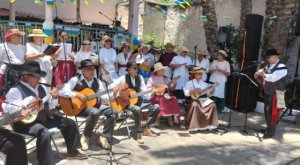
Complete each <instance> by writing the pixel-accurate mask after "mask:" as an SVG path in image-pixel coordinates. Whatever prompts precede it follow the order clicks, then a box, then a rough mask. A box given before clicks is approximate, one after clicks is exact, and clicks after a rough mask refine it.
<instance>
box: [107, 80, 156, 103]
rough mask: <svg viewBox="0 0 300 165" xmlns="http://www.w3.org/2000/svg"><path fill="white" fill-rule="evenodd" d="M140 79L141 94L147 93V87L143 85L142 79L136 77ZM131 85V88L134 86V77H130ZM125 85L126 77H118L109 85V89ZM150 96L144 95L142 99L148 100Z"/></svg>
mask: <svg viewBox="0 0 300 165" xmlns="http://www.w3.org/2000/svg"><path fill="white" fill-rule="evenodd" d="M138 76H139V77H140V80H141V92H144V91H147V86H146V84H145V81H144V78H143V77H142V76H140V75H138ZM130 80H131V83H132V85H133V86H135V78H134V77H130ZM123 84H126V75H123V76H121V77H119V78H118V79H117V80H116V81H114V82H113V83H112V84H110V85H109V88H115V87H117V86H119V85H123ZM150 96H151V94H148V95H144V98H146V99H148V98H150Z"/></svg>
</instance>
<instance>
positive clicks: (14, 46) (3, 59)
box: [0, 29, 26, 95]
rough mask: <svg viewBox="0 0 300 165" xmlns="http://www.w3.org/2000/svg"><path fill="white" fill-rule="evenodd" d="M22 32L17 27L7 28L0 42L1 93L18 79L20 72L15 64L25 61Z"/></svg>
mask: <svg viewBox="0 0 300 165" xmlns="http://www.w3.org/2000/svg"><path fill="white" fill-rule="evenodd" d="M24 34H25V33H24V32H22V31H20V30H19V29H8V30H7V31H6V33H5V42H4V43H1V44H0V91H1V92H2V89H3V90H4V91H3V92H4V93H2V94H3V95H5V93H6V92H7V91H8V90H9V88H10V87H11V86H13V85H14V84H15V83H17V82H18V80H19V79H20V73H19V71H18V69H17V66H15V65H21V64H24V63H25V54H26V49H25V47H24V46H23V45H22V44H21V42H22V36H24ZM4 77H6V78H7V79H4ZM9 84H10V85H9Z"/></svg>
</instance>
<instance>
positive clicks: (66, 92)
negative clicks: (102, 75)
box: [58, 75, 109, 101]
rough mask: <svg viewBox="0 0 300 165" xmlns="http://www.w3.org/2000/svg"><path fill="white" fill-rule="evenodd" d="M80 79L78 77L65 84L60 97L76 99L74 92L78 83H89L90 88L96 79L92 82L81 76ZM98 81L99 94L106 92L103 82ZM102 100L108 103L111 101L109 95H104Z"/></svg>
mask: <svg viewBox="0 0 300 165" xmlns="http://www.w3.org/2000/svg"><path fill="white" fill-rule="evenodd" d="M79 79H80V80H79ZM79 79H78V76H75V77H72V78H71V79H70V80H69V81H68V82H67V83H65V84H64V86H63V88H62V89H60V90H59V91H58V95H59V96H63V97H67V98H70V97H75V96H76V92H75V91H73V89H74V87H75V86H76V84H77V82H78V81H82V80H84V81H85V82H86V83H87V85H88V87H89V88H91V87H92V84H93V82H94V79H92V80H91V81H87V80H86V79H84V77H83V75H80V77H79ZM97 81H98V84H99V88H98V92H104V91H105V88H104V86H103V84H102V82H101V81H100V80H99V79H97ZM100 98H101V99H103V100H106V101H107V100H109V97H108V94H105V95H102V96H101V97H100Z"/></svg>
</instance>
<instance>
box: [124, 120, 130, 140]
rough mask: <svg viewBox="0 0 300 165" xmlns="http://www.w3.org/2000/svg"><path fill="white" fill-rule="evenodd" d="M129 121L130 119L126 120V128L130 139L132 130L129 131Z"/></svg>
mask: <svg viewBox="0 0 300 165" xmlns="http://www.w3.org/2000/svg"><path fill="white" fill-rule="evenodd" d="M127 119H128V117H127V118H126V120H125V124H126V128H127V133H128V138H130V137H131V130H130V129H129V126H128V122H127Z"/></svg>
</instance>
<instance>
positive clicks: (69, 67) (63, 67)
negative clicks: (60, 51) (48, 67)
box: [53, 61, 76, 86]
mask: <svg viewBox="0 0 300 165" xmlns="http://www.w3.org/2000/svg"><path fill="white" fill-rule="evenodd" d="M75 75H76V67H75V65H74V62H73V61H58V63H57V65H56V68H55V71H54V75H53V76H54V82H53V86H57V85H61V84H64V83H66V82H67V81H69V80H70V79H71V78H72V77H73V76H75Z"/></svg>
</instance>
